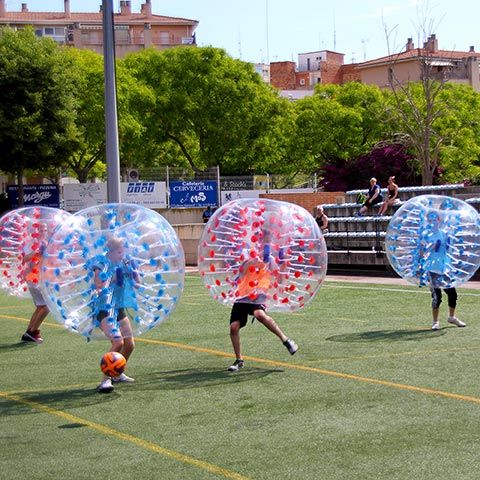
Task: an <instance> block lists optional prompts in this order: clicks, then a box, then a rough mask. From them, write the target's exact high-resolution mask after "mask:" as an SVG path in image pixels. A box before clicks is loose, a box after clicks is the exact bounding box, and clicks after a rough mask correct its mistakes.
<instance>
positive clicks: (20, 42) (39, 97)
mask: <svg viewBox="0 0 480 480" xmlns="http://www.w3.org/2000/svg"><path fill="white" fill-rule="evenodd" d="M73 90H74V83H73V80H72V76H71V75H70V63H69V61H68V59H67V57H66V56H65V54H64V52H63V51H62V50H61V49H60V47H58V46H57V45H56V44H55V42H54V41H53V40H50V39H46V38H38V37H36V36H35V33H34V32H33V30H32V29H30V28H26V29H24V30H20V31H16V32H15V31H13V30H11V29H9V28H4V29H1V30H0V170H3V171H4V172H7V173H11V174H14V175H16V177H17V181H18V185H19V194H20V195H19V201H20V204H23V180H22V179H23V174H24V172H25V170H26V169H43V168H49V167H51V166H55V165H61V164H62V163H63V162H64V161H65V159H66V158H68V156H69V155H70V153H71V152H72V150H74V149H75V147H76V144H77V131H76V128H75V100H74V97H73V95H72V91H73Z"/></svg>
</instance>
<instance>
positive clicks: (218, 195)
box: [217, 165, 222, 207]
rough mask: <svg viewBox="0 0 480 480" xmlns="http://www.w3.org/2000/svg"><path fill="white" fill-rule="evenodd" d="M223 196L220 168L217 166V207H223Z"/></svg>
mask: <svg viewBox="0 0 480 480" xmlns="http://www.w3.org/2000/svg"><path fill="white" fill-rule="evenodd" d="M221 200H222V194H221V191H220V166H219V165H217V207H220V206H221Z"/></svg>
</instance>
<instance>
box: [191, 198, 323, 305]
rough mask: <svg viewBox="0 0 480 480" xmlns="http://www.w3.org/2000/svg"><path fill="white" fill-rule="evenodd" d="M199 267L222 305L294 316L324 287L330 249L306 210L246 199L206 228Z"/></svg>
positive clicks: (230, 206)
mask: <svg viewBox="0 0 480 480" xmlns="http://www.w3.org/2000/svg"><path fill="white" fill-rule="evenodd" d="M198 266H199V271H200V274H201V276H202V278H203V282H204V283H205V286H206V287H207V289H208V290H209V292H210V294H211V295H212V297H213V298H214V299H215V300H217V301H219V302H220V303H222V304H224V305H233V303H235V302H237V301H240V302H243V303H257V304H263V305H265V306H266V307H267V308H268V309H269V310H271V311H277V312H286V311H289V312H291V311H295V310H298V309H301V308H302V307H304V306H305V305H306V304H307V303H308V302H310V301H311V300H312V299H313V297H314V296H315V294H316V293H317V291H318V289H319V288H320V285H321V283H322V282H323V280H324V278H325V274H326V271H327V248H326V245H325V240H324V238H323V235H322V233H321V231H320V229H319V227H318V225H317V223H316V221H315V219H314V218H313V217H312V215H310V213H308V212H307V211H306V210H305V209H304V208H302V207H300V206H298V205H295V204H292V203H287V202H280V201H277V200H269V199H252V198H246V199H240V200H234V201H231V202H228V203H227V204H225V205H223V206H222V207H220V208H219V209H218V210H217V211H216V212H215V213H214V214H213V216H212V217H211V218H210V220H209V222H208V223H207V224H206V225H205V229H204V232H203V235H202V238H201V239H200V244H199V248H198Z"/></svg>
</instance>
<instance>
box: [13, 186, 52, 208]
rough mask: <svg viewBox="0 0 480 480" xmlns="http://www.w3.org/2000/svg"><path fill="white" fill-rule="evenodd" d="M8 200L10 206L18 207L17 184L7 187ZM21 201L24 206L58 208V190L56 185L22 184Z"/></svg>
mask: <svg viewBox="0 0 480 480" xmlns="http://www.w3.org/2000/svg"><path fill="white" fill-rule="evenodd" d="M7 195H8V201H9V202H10V206H11V207H12V208H17V207H18V185H10V186H8V187H7ZM23 201H24V203H25V206H26V207H31V206H37V207H52V208H60V190H59V188H58V185H24V186H23Z"/></svg>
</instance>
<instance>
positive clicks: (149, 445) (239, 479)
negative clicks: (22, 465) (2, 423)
mask: <svg viewBox="0 0 480 480" xmlns="http://www.w3.org/2000/svg"><path fill="white" fill-rule="evenodd" d="M0 397H3V398H5V399H7V400H11V401H15V402H17V403H21V404H22V405H26V406H27V407H29V408H33V409H35V410H38V411H40V412H43V413H48V414H49V415H54V416H56V417H59V418H61V419H63V420H66V421H68V422H72V423H81V424H83V425H85V426H87V427H90V428H91V429H93V430H96V431H98V432H100V433H103V434H104V435H108V436H111V437H114V438H117V439H119V440H124V441H126V442H129V443H132V444H134V445H136V446H137V447H140V448H143V449H144V450H148V451H150V452H154V453H158V454H160V455H163V456H165V457H169V458H173V459H174V460H177V461H179V462H181V463H185V464H188V465H191V466H193V467H196V468H199V469H201V470H206V471H207V472H210V473H213V474H215V475H220V476H222V477H225V478H230V479H232V480H249V479H248V477H245V476H243V475H240V474H239V473H236V472H232V471H231V470H227V469H225V468H222V467H219V466H217V465H214V464H212V463H208V462H204V461H203V460H197V459H196V458H193V457H190V456H188V455H184V454H183V453H179V452H176V451H174V450H170V449H168V448H164V447H161V446H160V445H157V444H156V443H153V442H150V441H148V440H143V439H141V438H138V437H135V436H133V435H129V434H128V433H123V432H121V431H119V430H114V429H113V428H110V427H107V426H106V425H102V424H100V423H96V422H92V421H91V420H86V419H84V418H81V417H77V416H75V415H71V414H70V413H66V412H62V411H61V410H56V409H54V408H51V407H47V406H46V405H42V404H41V403H37V402H33V401H31V400H25V399H24V398H22V397H19V396H18V395H13V394H10V393H6V392H0Z"/></svg>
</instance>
